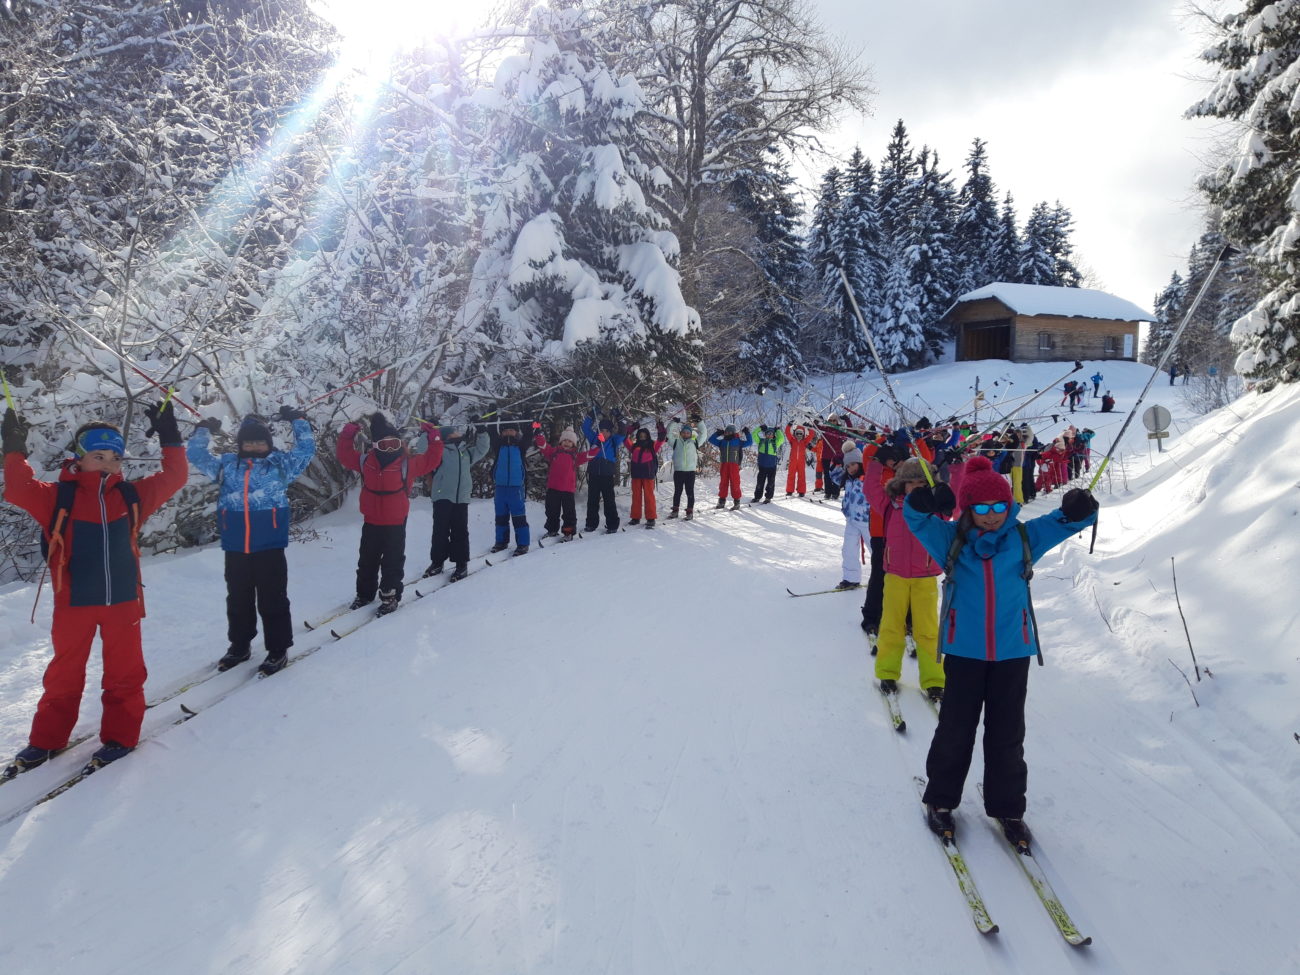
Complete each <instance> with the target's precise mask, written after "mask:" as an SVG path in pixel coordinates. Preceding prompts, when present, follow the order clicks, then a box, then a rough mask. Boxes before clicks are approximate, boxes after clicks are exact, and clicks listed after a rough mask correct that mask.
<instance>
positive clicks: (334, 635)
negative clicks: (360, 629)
mask: <svg viewBox="0 0 1300 975" xmlns="http://www.w3.org/2000/svg"><path fill="white" fill-rule="evenodd" d="M344 635H345V636H346V634H344ZM330 636H332V637H333V638H334V639H336V640H342V639H343V637H342V636H340V635H339V631H338V630H330ZM257 676H258V677H265V676H266V675H265V674H263V673H261V672H260V671H259V672H258V675H257Z"/></svg>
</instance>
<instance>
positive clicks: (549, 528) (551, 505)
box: [533, 422, 600, 542]
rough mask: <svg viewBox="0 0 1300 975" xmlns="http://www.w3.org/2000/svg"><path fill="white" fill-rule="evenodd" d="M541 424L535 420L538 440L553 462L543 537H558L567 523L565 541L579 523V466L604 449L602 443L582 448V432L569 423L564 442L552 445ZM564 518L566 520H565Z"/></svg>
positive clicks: (547, 476) (548, 482)
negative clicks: (600, 445) (581, 449)
mask: <svg viewBox="0 0 1300 975" xmlns="http://www.w3.org/2000/svg"><path fill="white" fill-rule="evenodd" d="M541 426H542V425H541V424H540V423H536V422H534V423H533V430H534V431H536V432H537V436H536V438H535V439H534V441H533V442H534V443H536V444H537V448H538V449H539V450H540V451H541V453H542V456H543V457H545V458H546V462H547V463H548V464H549V465H550V470H549V471H547V474H546V526H545V527H546V534H545V535H543V536H542V537H543V538H554V537H555V536H556V535H557V534H559V532H558V531H557V530H556V529H558V528H560V526H561V523H563V526H564V527H563V531H564V539H563V540H564V541H566V542H567V541H569V540H571V539H572V538H573V533H574V531H576V530H577V527H578V513H577V508H576V506H575V505H574V501H573V496H574V492H575V491H577V489H578V468H579V467H581V466H582V465H583V464H585V463H587V461H589V460H591V459H592V458H593V457H595V456H597V455H598V454H599V453H600V448H599V447H592V448H591V449H590V450H584V451H581V452H579V450H578V435H577V434H576V433H574V432H573V427H565V428H564V430H563V431H562V432H561V433H560V443H559V445H558V446H555V447H552V446H551V445H550V444H548V443H547V442H546V438H545V437H544V436H542V434H541ZM561 520H562V521H561Z"/></svg>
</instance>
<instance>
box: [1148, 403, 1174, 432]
mask: <svg viewBox="0 0 1300 975" xmlns="http://www.w3.org/2000/svg"><path fill="white" fill-rule="evenodd" d="M1172 420H1173V417H1172V416H1170V415H1169V411H1168V410H1167V409H1165V408H1164V407H1163V406H1150V407H1147V409H1146V410H1145V411H1144V412H1143V413H1142V425H1143V426H1144V427H1146V428H1147V429H1148V430H1150V431H1151V432H1152V433H1158V432H1159V431H1161V430H1168V429H1169V423H1170V421H1172Z"/></svg>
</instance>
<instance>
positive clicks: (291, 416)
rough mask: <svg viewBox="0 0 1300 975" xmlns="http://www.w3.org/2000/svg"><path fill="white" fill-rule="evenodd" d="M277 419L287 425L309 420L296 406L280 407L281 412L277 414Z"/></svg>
mask: <svg viewBox="0 0 1300 975" xmlns="http://www.w3.org/2000/svg"><path fill="white" fill-rule="evenodd" d="M276 418H277V419H280V420H284V421H285V422H287V423H292V422H293V421H294V420H305V419H307V414H306V413H304V412H303V411H302V410H300V409H298V407H296V406H288V405H285V406H281V407H280V412H279V413H277V414H276Z"/></svg>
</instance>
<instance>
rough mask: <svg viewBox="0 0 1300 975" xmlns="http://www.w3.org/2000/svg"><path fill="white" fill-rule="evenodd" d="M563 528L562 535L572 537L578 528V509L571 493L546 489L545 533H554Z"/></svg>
mask: <svg viewBox="0 0 1300 975" xmlns="http://www.w3.org/2000/svg"><path fill="white" fill-rule="evenodd" d="M561 525H563V526H564V534H566V535H572V534H573V533H574V532H575V531H577V528H578V509H577V505H575V504H574V501H573V492H572V491H560V490H557V489H556V488H547V489H546V531H547V533H548V534H549V533H550V532H555V531H559V530H560V526H561Z"/></svg>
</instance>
